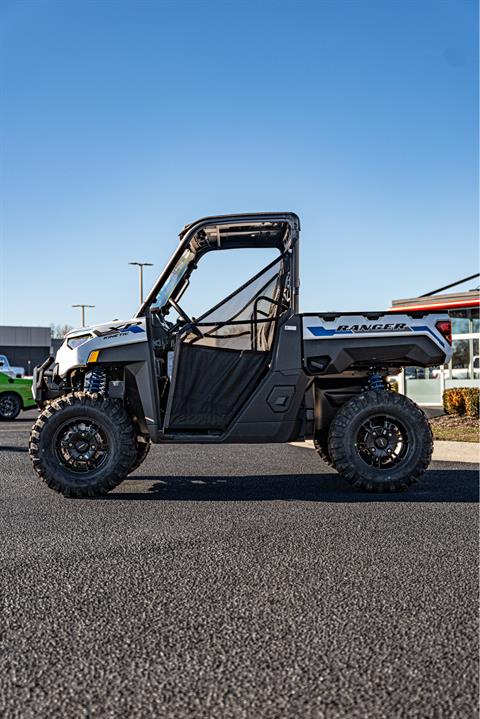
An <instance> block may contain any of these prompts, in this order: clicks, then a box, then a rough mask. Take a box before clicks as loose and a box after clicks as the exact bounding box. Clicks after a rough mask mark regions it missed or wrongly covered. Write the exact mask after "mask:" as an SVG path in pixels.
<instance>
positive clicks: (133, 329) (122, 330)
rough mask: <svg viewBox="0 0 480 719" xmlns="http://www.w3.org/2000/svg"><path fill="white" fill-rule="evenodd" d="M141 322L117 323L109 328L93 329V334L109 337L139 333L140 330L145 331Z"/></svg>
mask: <svg viewBox="0 0 480 719" xmlns="http://www.w3.org/2000/svg"><path fill="white" fill-rule="evenodd" d="M140 325H141V322H126V323H125V324H123V325H116V326H114V327H109V328H108V329H107V330H104V331H102V330H93V334H94V335H96V336H97V337H103V338H104V339H108V338H110V337H117V336H118V335H125V334H128V333H131V334H138V333H139V332H145V330H144V328H143V327H141V326H140Z"/></svg>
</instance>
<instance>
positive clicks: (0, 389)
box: [0, 368, 36, 422]
mask: <svg viewBox="0 0 480 719" xmlns="http://www.w3.org/2000/svg"><path fill="white" fill-rule="evenodd" d="M35 406H36V405H35V401H34V399H33V397H32V380H31V379H27V378H25V377H23V378H21V379H20V378H18V377H12V376H11V375H9V374H6V373H5V372H4V371H3V369H1V368H0V421H3V422H9V421H11V420H12V419H16V417H18V415H19V414H20V412H21V411H22V410H26V409H33V408H34V407H35Z"/></svg>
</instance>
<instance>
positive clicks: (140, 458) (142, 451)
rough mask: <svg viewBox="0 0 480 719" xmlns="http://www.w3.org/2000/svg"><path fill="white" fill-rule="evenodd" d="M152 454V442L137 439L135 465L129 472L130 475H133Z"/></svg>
mask: <svg viewBox="0 0 480 719" xmlns="http://www.w3.org/2000/svg"><path fill="white" fill-rule="evenodd" d="M149 452H150V440H147V441H140V439H139V438H138V437H137V438H136V441H135V458H134V460H133V464H132V466H131V467H130V469H129V470H128V474H132V472H134V471H135V470H136V469H138V468H139V467H140V465H141V464H142V463H143V462H144V461H145V459H146V456H147V454H148V453H149Z"/></svg>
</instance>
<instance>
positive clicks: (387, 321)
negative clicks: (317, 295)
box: [303, 312, 452, 362]
mask: <svg viewBox="0 0 480 719" xmlns="http://www.w3.org/2000/svg"><path fill="white" fill-rule="evenodd" d="M367 314H371V313H367ZM442 319H445V320H448V316H447V315H445V317H442V316H439V315H432V314H429V315H424V316H423V317H411V316H409V315H404V314H399V313H396V312H395V313H392V312H388V313H385V314H379V315H378V319H377V318H376V319H375V320H372V319H367V317H366V316H365V315H361V314H358V315H354V314H338V315H337V314H335V313H327V312H325V313H322V314H319V315H317V316H315V315H306V316H305V315H304V316H303V339H304V341H308V340H332V339H333V340H336V339H338V340H342V339H344V338H345V337H349V338H355V337H358V338H364V339H366V338H378V337H382V336H387V337H407V336H412V335H415V336H417V337H418V336H421V335H424V336H426V337H428V338H430V339H432V340H433V341H434V342H435V344H437V345H438V347H440V348H441V350H442V351H443V352H444V353H445V355H446V358H445V362H449V360H450V358H451V355H452V347H451V345H450V344H449V343H448V342H447V340H446V339H445V337H443V335H442V334H441V333H440V331H439V330H438V328H437V327H436V323H437V322H438V321H439V320H442Z"/></svg>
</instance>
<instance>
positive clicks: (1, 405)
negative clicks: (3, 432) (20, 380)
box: [0, 395, 18, 418]
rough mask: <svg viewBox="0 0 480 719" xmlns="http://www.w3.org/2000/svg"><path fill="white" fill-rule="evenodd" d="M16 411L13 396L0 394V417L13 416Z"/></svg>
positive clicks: (16, 407)
mask: <svg viewBox="0 0 480 719" xmlns="http://www.w3.org/2000/svg"><path fill="white" fill-rule="evenodd" d="M17 412H18V402H17V400H16V399H15V397H12V396H8V395H7V396H6V397H2V396H0V415H1V416H2V417H7V418H8V417H15V416H16V414H17Z"/></svg>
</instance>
